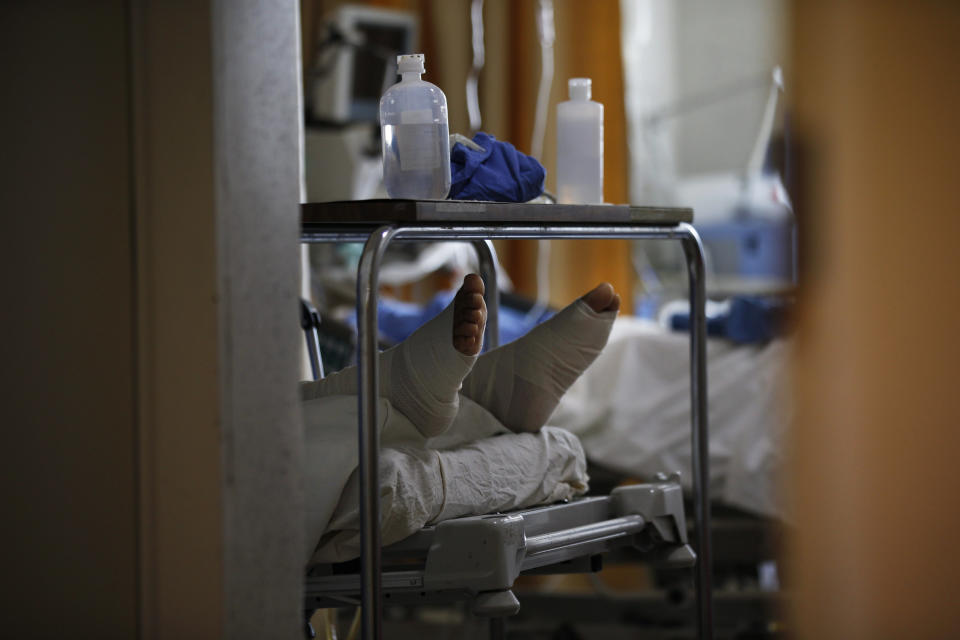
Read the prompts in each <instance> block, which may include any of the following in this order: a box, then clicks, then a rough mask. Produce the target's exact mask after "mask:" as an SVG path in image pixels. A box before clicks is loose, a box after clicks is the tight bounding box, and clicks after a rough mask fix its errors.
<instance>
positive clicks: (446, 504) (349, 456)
mask: <svg viewBox="0 0 960 640" xmlns="http://www.w3.org/2000/svg"><path fill="white" fill-rule="evenodd" d="M303 411H304V424H305V441H306V458H305V460H306V467H307V469H306V500H307V539H308V540H309V541H311V542H310V544H311V545H313V544H317V541H318V540H319V541H320V543H319V544H318V545H317V546H316V548H311V549H309V552H308V555H309V556H310V558H311V561H312V562H314V563H319V562H339V561H343V560H348V559H351V558H355V557H357V556H358V555H359V552H360V544H359V515H358V505H359V479H358V477H357V473H356V466H357V398H356V397H355V396H327V397H321V398H317V399H313V400H308V401H306V402H304V403H303ZM379 417H380V424H379V427H380V429H381V445H382V449H381V453H380V509H381V536H382V542H383V544H390V543H392V542H396V541H399V540H402V539H403V538H405V537H407V536H409V535H410V534H412V533H414V532H415V531H417V530H418V529H420V528H421V527H423V526H424V525H426V524H429V523H434V522H439V521H442V520H446V519H449V518H453V517H457V516H464V515H479V514H484V513H492V512H496V511H507V510H511V509H518V508H523V507H529V506H533V505H537V504H544V503H549V502H556V501H558V500H565V499H569V498H572V497H574V496H575V495H579V494H582V493H585V492H586V489H587V473H586V462H585V456H584V452H583V449H582V447H581V446H580V443H579V441H578V440H577V438H576V436H574V435H573V434H571V433H569V432H568V431H565V430H563V429H557V428H552V427H544V428H543V429H541V430H540V432H539V433H524V434H514V433H510V432H508V431H507V430H506V429H505V428H504V427H503V426H502V425H501V424H500V423H499V422H498V421H497V420H496V418H494V417H493V416H492V415H490V413H489V412H487V411H486V410H485V409H484V408H483V407H481V406H479V405H478V404H476V403H475V402H473V401H471V400H470V399H469V398H466V397H461V398H460V412H459V413H458V415H457V417H456V418H455V420H454V422H453V424H452V425H451V427H450V429H449V430H448V431H447V432H446V433H444V434H441V435H439V436H436V437H434V438H430V439H424V438H423V436H421V435H420V433H419V431H418V430H417V429H415V428H414V426H413V425H412V424H411V423H410V421H409V420H407V419H406V417H404V415H403V414H401V413H399V412H398V411H396V410H394V408H393V407H392V406H391V405H390V403H389V402H387V401H386V400H380V409H379Z"/></svg>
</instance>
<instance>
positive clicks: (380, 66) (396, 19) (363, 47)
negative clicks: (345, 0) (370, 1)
mask: <svg viewBox="0 0 960 640" xmlns="http://www.w3.org/2000/svg"><path fill="white" fill-rule="evenodd" d="M417 35H418V23H417V18H416V17H415V16H414V14H412V13H409V12H406V11H394V10H390V9H379V8H372V7H365V6H358V5H344V6H342V7H340V8H339V9H338V10H337V11H336V12H335V13H334V14H333V16H332V17H331V19H330V20H329V21H328V22H327V24H326V28H325V29H324V34H323V36H322V40H321V43H320V45H319V46H318V48H317V49H318V50H317V53H316V56H315V61H314V66H313V70H312V71H313V72H312V74H311V78H312V88H311V108H310V113H311V115H312V116H313V118H314V120H316V121H319V122H326V123H341V124H342V123H347V122H358V121H372V122H376V121H377V119H378V115H379V114H378V111H379V105H380V96H381V95H383V92H384V91H385V90H386V88H387V87H389V86H390V85H392V84H394V83H395V82H397V81H398V78H397V59H396V57H397V55H399V54H401V53H414V52H415V51H414V49H415V48H416V47H417V46H418V41H417Z"/></svg>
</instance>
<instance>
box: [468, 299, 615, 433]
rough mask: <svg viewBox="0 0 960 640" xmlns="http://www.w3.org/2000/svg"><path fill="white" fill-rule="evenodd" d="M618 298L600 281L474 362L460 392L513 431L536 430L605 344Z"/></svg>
mask: <svg viewBox="0 0 960 640" xmlns="http://www.w3.org/2000/svg"><path fill="white" fill-rule="evenodd" d="M619 309H620V296H619V295H617V293H616V292H615V291H614V290H613V287H612V286H611V285H610V284H608V283H606V282H604V283H601V284H599V285H597V286H596V287H595V288H593V289H592V290H591V291H588V292H587V293H586V294H584V295H583V296H581V297H580V298H578V299H576V300H574V301H573V302H572V303H571V304H569V305H568V306H567V307H566V308H564V309H562V310H561V311H560V312H559V313H557V314H556V315H555V316H553V317H552V318H550V319H549V320H547V321H546V322H544V323H543V324H541V325H538V326H536V327H534V328H533V329H532V330H531V331H530V332H529V333H527V335H525V336H523V337H522V338H520V339H518V340H516V341H514V342H512V343H510V344H508V345H506V346H504V347H501V348H499V349H494V350H492V351H489V352H487V353H485V354H483V355H482V356H480V357H479V358H478V359H477V362H476V364H475V365H474V367H473V371H472V372H471V373H470V375H468V376H467V377H466V378H465V379H464V381H463V394H464V395H465V396H467V397H468V398H470V399H471V400H473V401H475V402H476V403H477V404H479V405H480V406H482V407H484V408H485V409H487V410H488V411H490V412H491V413H492V414H493V415H494V416H496V417H497V418H498V419H499V420H500V421H501V422H502V423H503V424H504V425H506V426H507V427H509V428H510V429H512V430H513V431H518V432H520V431H536V430H537V429H539V428H540V427H542V426H543V425H544V424H545V423H546V421H547V419H548V418H549V417H550V414H551V413H553V411H554V409H556V407H557V404H558V403H559V402H560V398H561V397H562V396H563V394H564V393H565V392H566V391H567V389H569V388H570V385H572V384H573V383H574V381H576V379H577V378H578V377H580V374H582V373H583V372H584V371H585V370H586V369H587V367H589V366H590V364H591V363H592V362H593V361H594V359H596V357H597V356H598V355H599V354H600V351H601V350H602V349H603V347H604V346H605V345H606V344H607V338H608V337H609V335H610V329H611V328H612V327H613V321H614V319H615V318H616V316H617V311H619Z"/></svg>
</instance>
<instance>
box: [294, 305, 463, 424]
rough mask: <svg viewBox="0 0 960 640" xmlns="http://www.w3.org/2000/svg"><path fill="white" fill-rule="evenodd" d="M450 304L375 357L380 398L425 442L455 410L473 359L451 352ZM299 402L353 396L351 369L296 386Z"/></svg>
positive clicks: (354, 376)
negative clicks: (299, 388) (323, 397)
mask: <svg viewBox="0 0 960 640" xmlns="http://www.w3.org/2000/svg"><path fill="white" fill-rule="evenodd" d="M453 304H454V303H453V302H451V303H450V304H449V305H447V308H446V309H444V310H443V311H442V312H441V313H440V314H439V315H438V316H437V317H435V318H433V319H432V320H430V321H429V322H427V323H426V324H424V325H423V326H422V327H420V328H419V329H417V330H416V331H414V332H413V334H411V335H410V337H408V338H407V339H406V340H404V341H403V342H401V343H400V344H398V345H396V346H395V347H393V348H391V349H388V350H387V351H384V352H383V353H381V354H380V396H381V397H382V398H386V399H387V400H389V401H390V404H392V405H393V406H394V408H396V409H397V410H398V411H400V412H401V413H403V414H404V415H405V416H406V417H407V418H408V419H409V420H410V422H412V423H413V424H414V425H416V427H417V429H418V430H419V431H420V433H421V434H423V436H424V437H425V438H429V437H432V436H435V435H438V434H440V433H443V432H444V431H445V430H446V429H447V428H448V427H449V426H450V423H451V421H452V420H453V418H454V417H455V416H456V415H457V411H458V410H459V407H460V400H459V395H458V392H459V391H460V384H461V382H462V381H463V378H464V376H466V375H467V374H468V373H469V372H470V369H471V368H472V367H473V364H474V362H475V361H476V359H477V356H466V355H463V354H462V353H460V352H459V351H457V350H456V349H455V348H454V347H453ZM301 395H302V397H303V399H304V400H309V399H313V398H319V397H322V396H330V395H357V371H356V367H349V368H347V369H344V370H343V371H340V372H337V373H333V374H330V375H329V376H327V377H326V378H324V379H322V380H318V381H316V382H309V383H305V384H304V385H303V386H302V387H301Z"/></svg>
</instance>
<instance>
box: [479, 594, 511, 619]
mask: <svg viewBox="0 0 960 640" xmlns="http://www.w3.org/2000/svg"><path fill="white" fill-rule="evenodd" d="M518 611H520V601H519V600H517V596H515V595H513V591H511V590H510V589H506V590H504V591H486V592H484V593H481V594H478V595H477V597H476V598H474V600H473V614H474V615H477V616H491V617H500V616H512V615H513V614H515V613H516V612H518Z"/></svg>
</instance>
